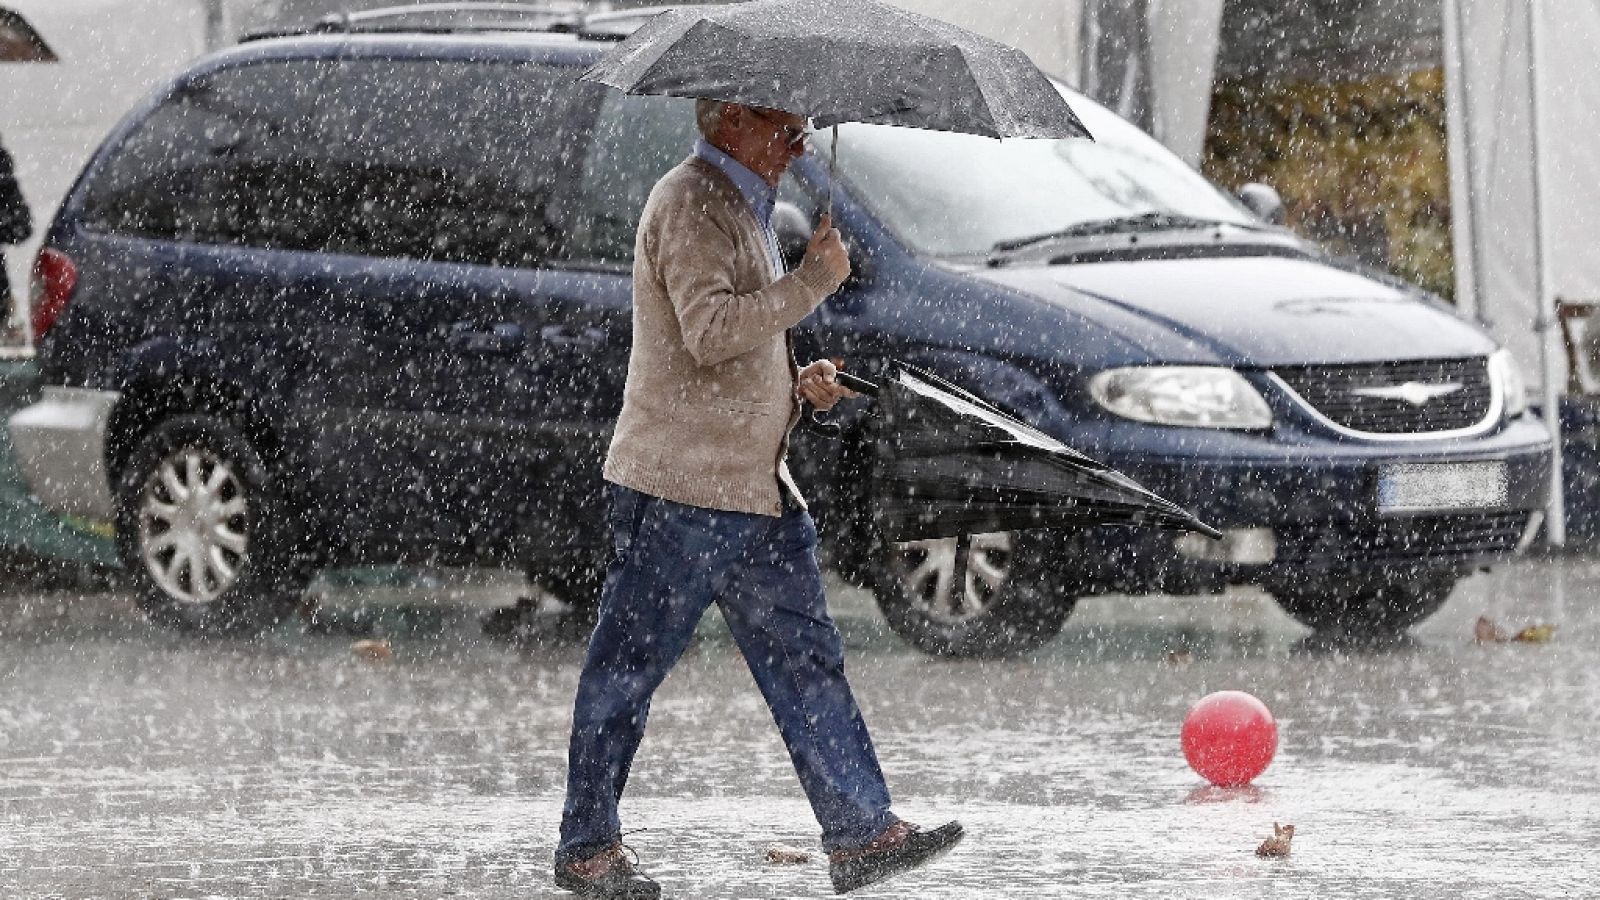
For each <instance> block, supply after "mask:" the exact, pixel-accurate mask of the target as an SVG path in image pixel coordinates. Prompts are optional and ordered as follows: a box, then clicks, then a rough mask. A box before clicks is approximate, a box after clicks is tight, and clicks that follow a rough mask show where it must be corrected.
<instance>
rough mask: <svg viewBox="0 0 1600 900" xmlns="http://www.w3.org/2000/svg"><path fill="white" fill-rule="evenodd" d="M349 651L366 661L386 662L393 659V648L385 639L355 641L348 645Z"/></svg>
mask: <svg viewBox="0 0 1600 900" xmlns="http://www.w3.org/2000/svg"><path fill="white" fill-rule="evenodd" d="M350 650H351V652H353V653H355V655H356V658H357V659H364V660H366V661H367V662H388V661H390V660H392V659H394V648H393V647H391V646H389V642H388V641H387V640H365V641H356V642H355V643H354V644H351V645H350Z"/></svg>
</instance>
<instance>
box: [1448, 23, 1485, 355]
mask: <svg viewBox="0 0 1600 900" xmlns="http://www.w3.org/2000/svg"><path fill="white" fill-rule="evenodd" d="M1462 2H1463V0H1444V7H1443V9H1442V10H1441V12H1442V14H1443V15H1442V16H1441V18H1442V19H1443V22H1442V23H1441V24H1442V25H1443V26H1444V29H1443V30H1444V64H1445V97H1446V99H1445V114H1446V120H1447V128H1448V129H1449V140H1448V141H1447V145H1448V147H1449V156H1450V159H1449V169H1450V204H1451V206H1452V207H1453V208H1455V209H1457V210H1459V212H1457V213H1456V214H1455V215H1453V216H1452V218H1453V219H1454V220H1455V222H1458V223H1460V224H1461V227H1460V228H1452V229H1451V231H1452V235H1453V236H1454V237H1455V238H1456V242H1455V246H1456V263H1455V266H1456V307H1457V308H1459V309H1461V310H1462V311H1463V312H1465V313H1467V314H1468V315H1470V316H1472V318H1473V320H1474V321H1476V322H1477V323H1478V324H1479V325H1482V326H1483V327H1485V328H1488V327H1490V326H1491V325H1492V324H1493V323H1491V322H1490V321H1489V317H1488V315H1487V314H1486V313H1485V311H1484V308H1483V298H1484V296H1485V295H1484V289H1483V265H1484V260H1485V258H1486V257H1485V256H1484V252H1483V227H1482V225H1481V223H1482V222H1483V221H1484V213H1483V209H1482V206H1483V193H1484V192H1483V191H1481V190H1479V189H1478V182H1477V173H1478V169H1477V167H1476V166H1475V165H1474V163H1475V162H1476V159H1477V154H1476V153H1475V152H1474V151H1473V142H1474V139H1475V135H1474V133H1473V124H1474V123H1475V122H1476V120H1477V118H1478V117H1477V115H1475V114H1474V112H1473V109H1472V85H1471V84H1470V83H1469V81H1468V75H1467V50H1466V35H1467V22H1466V14H1465V11H1464V10H1463V9H1462Z"/></svg>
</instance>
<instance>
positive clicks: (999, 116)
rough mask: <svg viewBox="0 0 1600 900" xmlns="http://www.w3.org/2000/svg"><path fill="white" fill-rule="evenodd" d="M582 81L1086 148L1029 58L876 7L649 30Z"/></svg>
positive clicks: (652, 24)
mask: <svg viewBox="0 0 1600 900" xmlns="http://www.w3.org/2000/svg"><path fill="white" fill-rule="evenodd" d="M583 77H584V79H586V80H589V81H596V82H599V83H601V84H605V85H608V86H610V87H613V88H616V89H617V90H620V91H625V92H627V93H632V94H662V95H667V96H673V97H695V98H705V99H713V100H725V101H729V102H733V103H741V104H745V105H748V106H763V107H768V108H771V109H782V110H786V111H788V112H792V113H797V114H800V115H804V116H808V117H810V118H811V119H812V120H813V122H814V123H815V124H816V126H817V127H819V128H826V127H829V126H831V125H836V124H838V123H840V122H869V123H874V124H879V125H902V126H908V127H912V128H929V129H934V130H939V131H959V132H965V133H969V134H979V135H986V136H988V137H996V138H1009V137H1033V138H1068V137H1089V136H1090V135H1089V131H1088V129H1086V128H1084V126H1083V123H1082V122H1080V121H1079V120H1078V117H1077V115H1076V114H1075V113H1073V111H1072V108H1071V107H1070V106H1068V105H1067V101H1066V100H1065V99H1063V98H1062V96H1061V94H1060V92H1059V91H1057V90H1056V87H1055V85H1054V84H1052V83H1051V82H1050V79H1048V78H1047V77H1045V75H1044V73H1042V72H1040V71H1039V69H1038V67H1037V66H1035V65H1034V64H1033V62H1032V61H1031V60H1029V59H1028V57H1027V56H1026V55H1024V54H1023V53H1022V51H1020V50H1017V49H1016V48H1014V47H1008V46H1006V45H1004V44H1001V43H997V42H995V41H991V40H989V39H988V38H984V37H980V36H979V35H976V34H973V33H972V32H969V31H966V30H964V29H961V28H957V27H956V26H954V25H950V24H947V23H945V22H941V21H939V20H937V19H933V18H930V17H928V16H922V15H918V14H916V13H912V12H908V11H905V10H901V9H896V8H894V7H891V6H885V5H884V4H881V3H877V2H874V0H749V2H744V3H733V4H728V5H723V6H690V7H681V8H678V9H672V10H668V11H666V12H663V13H661V14H660V15H658V16H656V17H655V18H653V19H651V20H650V21H649V22H648V23H647V24H646V25H644V26H643V27H642V28H640V29H639V30H638V31H637V32H635V33H634V34H633V35H632V36H631V37H630V38H628V40H626V41H624V42H623V43H622V44H621V45H619V46H618V47H617V48H616V49H615V50H613V51H612V52H611V53H609V54H607V56H606V58H605V59H603V60H601V61H600V62H599V63H598V64H596V65H595V66H594V67H592V68H591V69H590V70H589V71H588V72H585V73H584V75H583Z"/></svg>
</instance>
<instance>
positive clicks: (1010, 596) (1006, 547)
mask: <svg viewBox="0 0 1600 900" xmlns="http://www.w3.org/2000/svg"><path fill="white" fill-rule="evenodd" d="M1044 544H1045V541H1044V539H1042V538H1041V537H1039V536H1038V534H1037V533H1034V532H992V533H988V534H974V535H969V536H967V537H966V538H964V539H961V540H958V539H956V538H943V539H938V540H927V541H908V542H904V543H888V542H879V549H878V552H877V553H876V554H875V555H876V556H877V561H876V564H875V565H874V566H872V570H873V582H874V584H873V587H874V593H875V594H876V595H877V600H878V607H879V609H881V610H882V611H883V615H884V618H885V619H887V620H888V623H889V627H890V628H891V629H893V630H894V632H895V633H896V634H898V635H900V636H901V637H903V638H905V639H906V640H907V641H908V642H910V643H911V644H912V645H913V646H915V647H916V648H918V649H919V650H922V651H924V652H927V653H931V654H934V655H936V656H961V657H997V656H1009V655H1013V654H1017V653H1023V652H1026V651H1028V650H1032V649H1034V648H1036V647H1039V646H1040V645H1042V644H1044V643H1045V642H1047V641H1049V640H1050V639H1051V638H1053V637H1055V636H1056V635H1057V634H1059V633H1060V631H1061V626H1062V625H1063V624H1064V623H1065V622H1066V620H1067V616H1068V615H1070V614H1071V613H1072V608H1073V606H1075V605H1076V603H1077V598H1075V597H1072V596H1069V595H1067V594H1065V592H1063V591H1062V590H1061V589H1060V580H1059V579H1058V578H1056V577H1054V576H1053V574H1052V571H1051V567H1050V566H1049V565H1048V562H1049V556H1048V554H1047V553H1045V552H1044ZM958 553H962V554H963V555H964V556H965V560H964V563H965V565H964V568H965V577H963V578H962V579H961V582H962V583H961V584H960V585H959V589H958V585H957V584H956V576H957V568H958V567H957V554H958Z"/></svg>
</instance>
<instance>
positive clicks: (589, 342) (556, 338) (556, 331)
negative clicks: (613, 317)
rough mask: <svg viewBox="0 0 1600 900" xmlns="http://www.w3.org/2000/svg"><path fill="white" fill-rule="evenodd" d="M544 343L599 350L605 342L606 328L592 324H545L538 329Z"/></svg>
mask: <svg viewBox="0 0 1600 900" xmlns="http://www.w3.org/2000/svg"><path fill="white" fill-rule="evenodd" d="M539 338H540V340H543V341H544V342H545V343H546V344H550V345H551V346H554V347H561V348H564V349H568V350H599V349H600V348H601V347H604V346H605V344H606V330H605V329H604V328H595V327H593V326H574V325H546V326H544V327H543V328H541V329H539Z"/></svg>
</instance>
